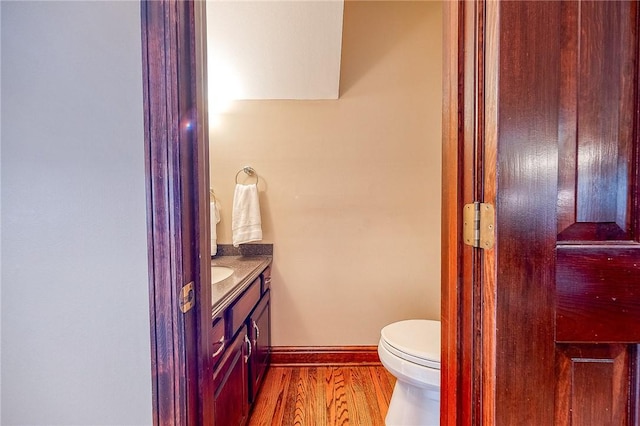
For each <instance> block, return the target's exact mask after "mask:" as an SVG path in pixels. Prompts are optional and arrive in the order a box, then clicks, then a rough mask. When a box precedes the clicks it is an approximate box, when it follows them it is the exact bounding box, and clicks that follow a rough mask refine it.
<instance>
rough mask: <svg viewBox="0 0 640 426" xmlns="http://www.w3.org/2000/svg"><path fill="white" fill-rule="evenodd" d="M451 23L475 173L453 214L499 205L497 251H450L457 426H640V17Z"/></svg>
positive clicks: (570, 11)
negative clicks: (476, 205) (474, 205)
mask: <svg viewBox="0 0 640 426" xmlns="http://www.w3.org/2000/svg"><path fill="white" fill-rule="evenodd" d="M449 12H450V14H449V15H448V22H449V27H450V28H454V30H453V31H452V32H453V33H455V34H458V35H459V36H458V37H457V39H453V40H457V41H455V42H454V45H457V46H458V47H462V46H465V47H466V48H465V49H461V50H460V49H457V50H456V51H459V52H461V54H459V55H456V58H455V59H452V60H450V61H449V66H450V67H454V68H455V69H456V70H459V73H456V74H454V75H453V78H454V79H455V80H457V81H458V83H459V85H458V88H457V89H453V90H452V91H451V92H452V93H453V94H452V95H450V96H449V97H448V98H447V97H445V100H446V99H449V103H448V104H447V103H446V102H445V107H446V106H447V105H448V106H449V108H448V109H447V113H445V129H446V128H447V123H451V122H453V121H454V120H458V118H457V117H454V114H453V112H452V111H454V108H455V111H456V112H457V113H460V117H462V119H461V120H460V121H458V122H456V126H457V129H460V130H459V131H458V132H456V133H453V132H452V131H450V132H449V133H448V135H449V138H450V139H451V140H453V141H454V142H455V143H454V148H455V151H453V149H452V147H451V146H449V147H448V149H446V151H448V152H450V153H451V152H454V153H455V156H456V157H457V159H458V161H459V164H462V166H458V167H459V168H458V169H457V170H458V172H457V174H456V179H457V180H458V182H459V186H460V187H459V188H458V189H455V190H453V189H449V192H446V191H445V194H449V195H448V196H447V197H446V198H445V201H447V200H448V203H446V204H445V206H448V208H449V209H450V211H453V212H454V213H455V214H456V215H458V214H459V205H460V204H463V203H465V202H470V201H472V200H468V199H465V194H467V193H472V194H473V195H474V198H475V197H479V200H478V201H484V202H489V203H492V204H494V205H495V207H496V242H495V246H494V247H493V248H492V249H490V250H481V249H476V248H470V247H466V246H465V247H463V246H461V245H460V244H459V238H458V237H455V238H454V237H452V235H453V232H454V231H455V230H453V229H452V228H453V227H452V226H449V228H448V232H447V233H446V236H445V242H448V246H445V248H446V251H445V253H447V255H446V261H447V263H445V265H444V266H445V267H446V268H447V269H445V275H444V279H445V282H444V284H445V285H444V287H445V288H446V289H447V292H446V293H445V292H443V295H444V296H445V297H444V299H443V321H444V322H443V331H444V338H445V341H447V340H448V341H449V342H450V343H449V344H451V341H452V340H453V339H455V342H456V345H455V346H453V347H449V348H445V349H443V352H444V353H443V360H446V361H447V362H450V363H452V365H450V366H447V367H446V369H445V367H444V365H443V384H442V386H443V400H442V409H443V417H442V422H443V424H497V425H569V424H570V425H633V424H638V423H639V422H640V417H639V413H638V410H639V409H638V405H639V404H638V398H639V396H638V391H639V389H638V388H639V380H640V374H639V368H640V367H639V365H640V362H639V361H640V359H639V352H638V343H640V206H639V202H640V195H639V192H640V186H639V180H640V179H639V169H640V166H639V158H640V153H639V152H640V112H639V111H640V100H639V93H638V92H639V91H638V82H639V80H640V78H639V71H638V62H639V61H638V59H639V54H638V52H639V43H638V37H639V35H638V27H639V25H638V24H639V22H640V21H639V11H638V3H637V2H636V1H620V2H618V1H616V2H606V1H592V2H586V1H583V2H576V1H571V2H570V1H566V2H555V1H549V2H541V1H530V2H529V1H520V2H487V3H484V2H465V3H457V4H456V5H455V6H450V7H449ZM469 52H471V53H469ZM458 76H459V78H458ZM451 87H455V86H453V85H452V86H451ZM446 93H447V92H445V94H446ZM456 115H457V114H456ZM447 117H450V118H447ZM458 123H459V124H458ZM449 127H451V126H449ZM447 143H449V142H448V141H447V140H446V139H445V144H447ZM460 160H462V161H461V162H460ZM464 164H470V165H471V166H470V167H468V168H467V169H465V168H464ZM445 165H446V164H445ZM465 173H466V174H465ZM469 174H472V177H471V178H469V177H468V175H469ZM452 194H453V195H452ZM456 198H457V204H456V202H455V200H456ZM456 217H457V218H459V216H456ZM456 220H457V221H458V222H455V221H454V220H451V219H449V221H451V222H453V223H454V224H457V223H459V219H456ZM449 225H451V224H449ZM454 253H455V254H457V255H458V257H457V258H456V259H457V260H454V259H453V254H454ZM451 283H453V285H452V284H451ZM452 289H453V290H454V291H452Z"/></svg>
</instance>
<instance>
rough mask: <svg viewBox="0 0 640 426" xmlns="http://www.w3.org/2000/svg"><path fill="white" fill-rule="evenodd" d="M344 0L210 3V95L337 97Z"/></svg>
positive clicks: (211, 0) (224, 0)
mask: <svg viewBox="0 0 640 426" xmlns="http://www.w3.org/2000/svg"><path fill="white" fill-rule="evenodd" d="M343 8H344V3H343V1H342V0H319V1H313V0H278V1H269V0H254V1H251V0H246V1H245V0H208V1H207V56H208V70H209V77H208V85H209V96H210V97H212V96H213V97H222V98H224V97H228V98H231V99H337V98H338V95H339V83H340V55H341V47H342V16H343Z"/></svg>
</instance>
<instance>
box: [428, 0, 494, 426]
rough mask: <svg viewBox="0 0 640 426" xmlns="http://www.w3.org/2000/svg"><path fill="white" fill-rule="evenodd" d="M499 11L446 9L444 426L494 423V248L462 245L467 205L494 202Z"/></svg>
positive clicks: (470, 5)
mask: <svg viewBox="0 0 640 426" xmlns="http://www.w3.org/2000/svg"><path fill="white" fill-rule="evenodd" d="M498 6H499V5H498V2H491V1H488V2H485V1H484V0H459V1H450V2H445V4H444V17H443V20H444V21H443V23H444V40H443V42H444V49H443V55H444V58H443V108H442V114H443V116H442V130H443V131H442V143H443V150H442V152H443V158H442V170H443V178H442V182H443V184H442V267H441V270H442V281H441V292H442V302H441V320H442V348H441V350H442V354H441V359H442V364H441V401H440V407H441V409H440V412H441V424H442V425H450V426H454V425H461V424H464V425H471V424H494V420H495V417H494V416H495V398H494V396H495V395H494V389H495V360H496V358H495V355H496V354H495V315H496V299H495V294H496V287H495V286H496V282H497V280H496V269H495V265H496V262H495V259H496V250H495V249H490V250H481V249H479V248H472V247H470V246H466V245H464V242H463V240H462V227H463V208H464V205H465V204H467V203H472V202H475V201H477V202H485V203H491V204H493V205H494V206H495V203H496V161H497V81H496V80H495V79H496V78H497V72H495V71H496V69H497V66H498V56H497V53H498V52H497V28H495V27H487V26H486V25H487V23H488V22H492V23H496V22H497V14H498V10H499V9H498ZM487 16H489V17H491V19H487ZM486 330H492V332H486Z"/></svg>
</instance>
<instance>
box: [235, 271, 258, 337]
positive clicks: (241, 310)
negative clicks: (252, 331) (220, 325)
mask: <svg viewBox="0 0 640 426" xmlns="http://www.w3.org/2000/svg"><path fill="white" fill-rule="evenodd" d="M258 300H260V278H256V279H255V280H254V281H253V282H252V283H251V285H250V286H249V288H248V289H247V290H245V292H244V293H243V294H242V296H240V298H239V299H238V301H237V302H236V303H234V304H233V305H232V306H231V309H229V322H230V323H231V335H230V336H229V337H232V336H233V335H234V334H236V332H237V331H238V329H240V327H241V326H242V324H244V322H245V321H246V319H247V317H248V316H249V314H250V313H251V311H252V310H253V308H254V307H255V306H256V304H257V303H258Z"/></svg>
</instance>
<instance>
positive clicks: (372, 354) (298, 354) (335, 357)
mask: <svg viewBox="0 0 640 426" xmlns="http://www.w3.org/2000/svg"><path fill="white" fill-rule="evenodd" d="M271 365H272V366H274V367H290V366H307V367H310V366H327V365H380V358H379V357H378V347H377V346H273V347H272V348H271Z"/></svg>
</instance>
